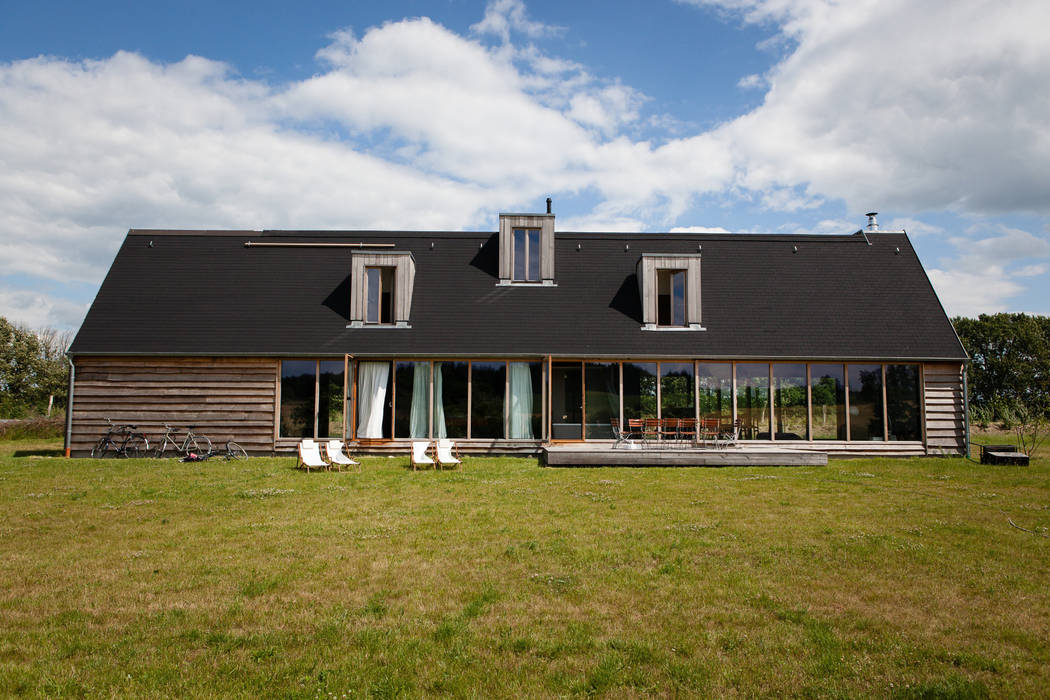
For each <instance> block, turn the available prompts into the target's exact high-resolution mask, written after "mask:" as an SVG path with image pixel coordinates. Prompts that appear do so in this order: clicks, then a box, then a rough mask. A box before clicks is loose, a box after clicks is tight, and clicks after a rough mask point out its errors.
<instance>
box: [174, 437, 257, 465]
mask: <svg viewBox="0 0 1050 700" xmlns="http://www.w3.org/2000/svg"><path fill="white" fill-rule="evenodd" d="M212 457H222V458H223V459H225V460H226V461H227V462H228V461H230V460H231V459H236V460H242V459H248V453H247V452H245V450H244V448H243V447H241V446H240V445H238V444H237V443H236V442H234V441H233V440H229V441H227V442H226V445H225V447H224V449H223V450H221V451H220V450H208V451H207V452H205V453H204V454H196V453H194V454H189V453H187V454H186V456H185V457H183V458H182V461H183V462H203V461H205V460H209V459H211V458H212Z"/></svg>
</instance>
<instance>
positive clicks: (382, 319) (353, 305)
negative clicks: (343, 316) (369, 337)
mask: <svg viewBox="0 0 1050 700" xmlns="http://www.w3.org/2000/svg"><path fill="white" fill-rule="evenodd" d="M373 271H375V272H373ZM415 277H416V263H415V258H414V257H413V256H412V253H410V252H408V251H392V252H384V253H371V252H355V253H352V254H351V256H350V323H348V324H347V326H346V327H347V328H411V327H412V326H411V325H410V323H409V319H410V317H411V312H412V289H413V286H414V283H415ZM384 278H385V279H384ZM387 290H389V291H387ZM387 293H389V297H387V299H386V303H385V304H384V296H386V294H387ZM376 294H377V295H378V296H375V295H376ZM370 301H371V302H373V303H371V304H370V303H369V302H370ZM384 306H385V307H386V308H385V309H384ZM384 310H385V312H386V313H385V314H384ZM376 312H378V314H377V313H376Z"/></svg>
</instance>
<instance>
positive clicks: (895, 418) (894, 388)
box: [886, 365, 922, 440]
mask: <svg viewBox="0 0 1050 700" xmlns="http://www.w3.org/2000/svg"><path fill="white" fill-rule="evenodd" d="M886 409H887V418H888V419H889V423H890V440H922V429H921V427H920V426H919V420H920V416H919V366H918V365H886Z"/></svg>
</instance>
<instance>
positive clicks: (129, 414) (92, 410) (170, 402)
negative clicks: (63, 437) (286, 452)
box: [70, 357, 278, 454]
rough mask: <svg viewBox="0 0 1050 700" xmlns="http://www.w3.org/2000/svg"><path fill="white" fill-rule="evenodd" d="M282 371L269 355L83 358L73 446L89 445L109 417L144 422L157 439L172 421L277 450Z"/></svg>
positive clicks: (253, 448) (248, 446) (249, 446)
mask: <svg viewBox="0 0 1050 700" xmlns="http://www.w3.org/2000/svg"><path fill="white" fill-rule="evenodd" d="M277 371H278V364H277V360H273V359H268V358H260V359H256V358H226V357H207V358H169V357H135V358H124V357H79V358H76V385H75V387H74V393H73V434H72V441H71V445H70V448H71V449H72V451H73V453H74V454H83V453H86V452H88V451H90V450H91V447H92V446H93V445H94V444H95V442H96V441H97V440H98V438H99V436H100V435H102V434H103V433H104V432H105V431H106V428H107V427H108V424H107V423H106V419H107V418H109V419H110V420H112V421H113V422H114V423H116V424H121V423H131V424H134V425H137V426H138V429H139V430H140V431H142V432H144V433H145V434H146V436H147V437H148V438H149V441H150V444H151V445H153V444H154V440H156V441H158V443H159V441H160V440H161V439H162V438H163V437H164V433H165V429H164V424H165V423H167V424H169V425H172V426H175V427H179V428H184V427H186V426H188V425H193V426H196V427H195V428H194V430H195V431H196V432H199V433H202V434H203V435H207V436H208V437H209V438H211V440H212V441H213V443H215V445H216V447H218V446H220V444H221V443H222V442H225V441H227V440H235V441H236V442H238V443H239V444H240V445H241V447H243V448H244V449H245V450H247V451H248V452H249V453H270V452H272V451H273V448H274V416H275V414H276V402H277Z"/></svg>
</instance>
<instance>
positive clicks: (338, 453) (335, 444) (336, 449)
mask: <svg viewBox="0 0 1050 700" xmlns="http://www.w3.org/2000/svg"><path fill="white" fill-rule="evenodd" d="M343 447H344V446H343V441H342V440H329V441H328V442H326V443H325V444H324V453H325V456H326V457H328V460H329V461H330V462H331V463H332V466H333V467H335V468H336V469H342V468H343V467H357V471H361V463H360V462H357V461H354V459H353V458H352V457H350V456H349V455H348V454H346V453H345V452H344V451H343Z"/></svg>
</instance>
